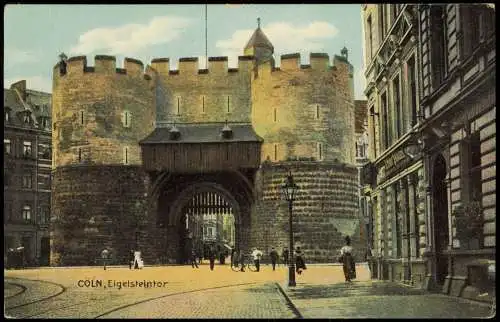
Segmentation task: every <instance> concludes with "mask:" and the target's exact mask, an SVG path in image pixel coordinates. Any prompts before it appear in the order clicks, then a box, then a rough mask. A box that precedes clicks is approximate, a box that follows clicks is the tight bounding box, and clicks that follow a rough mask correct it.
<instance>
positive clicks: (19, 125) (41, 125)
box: [4, 80, 52, 265]
mask: <svg viewBox="0 0 500 322" xmlns="http://www.w3.org/2000/svg"><path fill="white" fill-rule="evenodd" d="M51 126H52V125H51V95H50V94H47V93H42V92H38V91H33V90H29V89H26V81H25V80H22V81H19V82H17V83H15V84H12V86H11V87H10V88H9V89H4V238H5V240H4V255H5V259H7V257H6V256H7V253H8V250H9V249H17V248H19V247H23V248H24V250H23V257H24V261H25V265H48V263H49V254H50V239H49V230H48V228H49V221H50V192H51V159H52V156H51ZM7 264H8V263H7Z"/></svg>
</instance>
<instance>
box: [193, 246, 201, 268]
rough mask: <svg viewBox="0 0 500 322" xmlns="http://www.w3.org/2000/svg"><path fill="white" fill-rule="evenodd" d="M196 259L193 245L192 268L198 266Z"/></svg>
mask: <svg viewBox="0 0 500 322" xmlns="http://www.w3.org/2000/svg"><path fill="white" fill-rule="evenodd" d="M196 261H197V256H196V249H195V248H194V247H193V249H192V250H191V267H192V268H195V267H196V268H199V267H198V264H197V263H196Z"/></svg>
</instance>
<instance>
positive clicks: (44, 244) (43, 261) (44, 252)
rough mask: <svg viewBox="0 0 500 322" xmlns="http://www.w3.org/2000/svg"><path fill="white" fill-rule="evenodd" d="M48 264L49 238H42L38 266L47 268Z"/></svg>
mask: <svg viewBox="0 0 500 322" xmlns="http://www.w3.org/2000/svg"><path fill="white" fill-rule="evenodd" d="M49 263H50V238H49V237H42V239H41V240H40V266H49Z"/></svg>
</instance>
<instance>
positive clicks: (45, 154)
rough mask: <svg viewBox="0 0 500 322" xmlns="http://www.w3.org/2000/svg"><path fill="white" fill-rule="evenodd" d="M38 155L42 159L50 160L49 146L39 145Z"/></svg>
mask: <svg viewBox="0 0 500 322" xmlns="http://www.w3.org/2000/svg"><path fill="white" fill-rule="evenodd" d="M38 155H39V157H40V158H41V159H50V155H51V151H50V146H49V145H48V144H39V145H38Z"/></svg>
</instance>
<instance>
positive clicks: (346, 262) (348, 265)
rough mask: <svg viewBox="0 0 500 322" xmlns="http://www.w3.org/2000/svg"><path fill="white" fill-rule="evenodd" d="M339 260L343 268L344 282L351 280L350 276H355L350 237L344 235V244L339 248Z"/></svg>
mask: <svg viewBox="0 0 500 322" xmlns="http://www.w3.org/2000/svg"><path fill="white" fill-rule="evenodd" d="M340 261H341V263H342V268H343V270H344V277H345V281H346V283H350V282H351V278H355V277H356V275H355V274H356V271H355V269H356V268H355V263H354V257H353V256H352V246H351V238H350V237H349V236H346V237H345V245H344V246H343V247H342V248H341V249H340Z"/></svg>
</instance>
